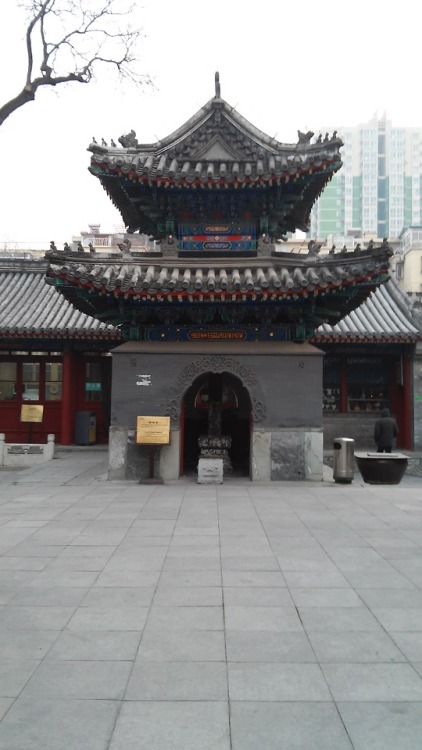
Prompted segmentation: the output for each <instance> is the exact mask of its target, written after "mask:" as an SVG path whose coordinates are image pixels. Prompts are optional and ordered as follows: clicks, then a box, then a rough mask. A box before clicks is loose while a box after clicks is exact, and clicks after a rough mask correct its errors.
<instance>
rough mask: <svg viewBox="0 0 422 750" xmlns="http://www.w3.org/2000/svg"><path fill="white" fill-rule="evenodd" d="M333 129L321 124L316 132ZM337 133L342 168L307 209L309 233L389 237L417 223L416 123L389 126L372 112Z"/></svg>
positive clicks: (421, 191)
mask: <svg viewBox="0 0 422 750" xmlns="http://www.w3.org/2000/svg"><path fill="white" fill-rule="evenodd" d="M333 129H334V128H333V127H327V128H324V129H322V130H321V131H320V132H321V134H322V137H324V133H325V131H328V132H332V131H333ZM337 132H338V134H339V135H340V136H341V138H342V140H343V142H344V146H343V148H342V151H341V155H342V160H343V167H342V168H341V170H339V171H338V172H337V173H336V174H335V175H333V178H332V180H331V182H330V183H329V184H328V185H327V187H326V188H325V190H324V192H323V194H322V195H321V197H320V198H319V200H318V201H317V203H316V205H315V206H314V208H313V211H312V214H311V228H310V236H311V237H313V238H321V239H324V238H326V237H328V236H329V235H332V236H333V237H338V236H347V235H350V234H353V233H354V231H356V234H360V235H365V234H373V235H375V236H377V237H389V238H390V239H394V238H395V237H398V236H399V235H400V232H401V231H402V230H403V229H405V228H406V227H410V226H415V225H420V224H422V202H421V198H422V162H421V159H422V127H421V128H398V127H394V126H393V124H392V122H391V121H390V120H387V118H386V116H385V115H383V116H382V117H380V118H379V117H378V116H377V115H375V116H374V117H373V118H372V120H370V121H369V122H367V123H364V124H362V125H357V126H355V127H344V128H340V127H338V128H337ZM316 136H318V133H317V134H316Z"/></svg>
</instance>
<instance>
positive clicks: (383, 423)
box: [374, 409, 399, 453]
mask: <svg viewBox="0 0 422 750" xmlns="http://www.w3.org/2000/svg"><path fill="white" fill-rule="evenodd" d="M398 433H399V428H398V427H397V422H396V420H395V419H394V417H391V416H390V410H389V409H383V410H382V412H381V417H380V419H377V421H376V422H375V427H374V440H375V442H376V444H377V446H378V450H377V453H391V449H392V447H393V441H394V438H395V437H397V435H398Z"/></svg>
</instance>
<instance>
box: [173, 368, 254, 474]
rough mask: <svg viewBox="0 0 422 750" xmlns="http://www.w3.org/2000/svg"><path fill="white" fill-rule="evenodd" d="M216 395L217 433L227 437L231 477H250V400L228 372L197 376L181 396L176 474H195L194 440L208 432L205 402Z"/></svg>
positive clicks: (196, 459) (197, 455) (197, 456)
mask: <svg viewBox="0 0 422 750" xmlns="http://www.w3.org/2000/svg"><path fill="white" fill-rule="evenodd" d="M216 394H219V403H220V404H221V432H222V434H223V435H228V436H229V437H231V447H230V448H229V456H230V459H231V463H232V467H233V471H232V473H231V476H236V477H250V442H251V425H252V421H251V420H252V409H251V400H250V396H249V393H248V391H247V389H246V388H245V386H244V385H243V384H242V382H241V380H240V379H239V378H237V377H236V376H235V375H232V374H231V373H228V372H223V373H211V372H208V373H204V374H203V375H200V376H199V377H198V378H196V380H195V381H194V382H193V383H192V385H191V386H190V388H189V389H188V391H187V392H186V394H185V396H184V399H183V405H182V421H183V424H182V434H183V440H182V455H181V466H180V473H181V475H185V476H189V475H194V474H196V473H197V470H198V460H199V454H200V449H199V445H198V439H199V437H200V436H201V435H207V434H208V427H209V424H208V411H209V404H210V399H212V400H215V396H216Z"/></svg>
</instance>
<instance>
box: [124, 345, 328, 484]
mask: <svg viewBox="0 0 422 750" xmlns="http://www.w3.org/2000/svg"><path fill="white" fill-rule="evenodd" d="M322 358H323V353H322V352H321V351H320V350H318V349H317V348H316V347H313V346H311V345H309V344H292V343H279V342H274V343H270V344H266V343H265V344H263V343H258V342H257V343H256V344H252V343H250V344H249V343H248V344H245V343H242V344H239V343H231V342H230V343H229V342H222V343H217V342H201V343H196V342H195V343H183V344H178V345H177V344H169V343H167V342H165V343H163V344H160V343H157V344H156V343H147V342H136V343H135V342H133V343H131V342H128V343H126V344H123V345H122V346H120V347H118V348H117V349H115V350H114V351H113V390H112V406H111V431H110V461H109V476H110V478H121V477H122V476H126V477H127V478H133V477H135V476H136V477H142V476H143V475H144V474H145V471H146V466H147V449H145V447H141V446H137V445H136V443H135V438H134V435H135V429H136V418H137V416H141V415H142V416H165V415H168V416H170V417H171V443H170V446H167V447H166V448H161V449H160V451H159V459H158V463H159V471H160V472H161V476H162V478H163V479H167V480H174V479H177V478H178V476H179V455H180V433H179V430H180V426H181V419H180V416H181V409H182V403H183V398H184V394H185V393H186V391H187V390H188V388H189V387H190V386H191V385H192V383H193V382H194V381H195V379H196V378H197V377H198V376H200V375H201V374H204V373H207V372H211V373H219V372H228V373H231V374H233V375H235V376H236V377H237V378H238V379H239V380H240V381H241V383H243V385H244V386H245V388H246V389H247V391H248V393H249V397H250V401H251V408H252V421H253V434H252V446H251V467H250V476H251V478H252V479H254V480H270V479H273V480H281V479H286V480H287V479H288V480H292V479H303V478H307V479H318V480H319V479H322V409H321V398H322V396H321V394H322Z"/></svg>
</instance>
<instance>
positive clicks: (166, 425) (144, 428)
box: [136, 417, 170, 445]
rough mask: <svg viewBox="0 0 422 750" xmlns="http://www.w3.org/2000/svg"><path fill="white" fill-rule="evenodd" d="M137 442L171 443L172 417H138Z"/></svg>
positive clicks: (151, 443)
mask: <svg viewBox="0 0 422 750" xmlns="http://www.w3.org/2000/svg"><path fill="white" fill-rule="evenodd" d="M136 443H137V444H138V445H169V444H170V417H137V418H136Z"/></svg>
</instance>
